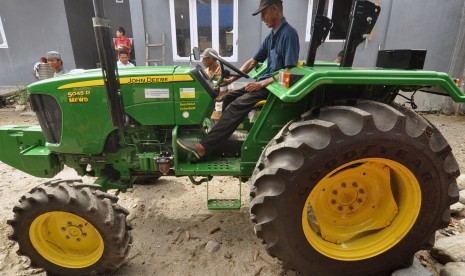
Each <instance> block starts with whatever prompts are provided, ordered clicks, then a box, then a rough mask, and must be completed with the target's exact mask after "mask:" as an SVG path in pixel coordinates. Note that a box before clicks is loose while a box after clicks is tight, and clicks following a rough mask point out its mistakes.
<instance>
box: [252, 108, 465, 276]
mask: <svg viewBox="0 0 465 276" xmlns="http://www.w3.org/2000/svg"><path fill="white" fill-rule="evenodd" d="M458 175H459V168H458V165H457V162H456V161H455V158H454V157H453V155H452V153H451V148H450V146H449V145H448V143H447V142H446V140H445V139H444V137H443V136H442V135H441V134H440V133H439V131H438V130H437V129H436V128H435V127H434V126H432V125H431V124H430V123H429V122H428V121H426V120H425V119H423V118H422V117H421V116H419V115H417V114H416V113H414V112H412V111H410V110H408V109H406V108H404V107H402V106H398V105H395V104H392V105H387V104H383V103H379V102H373V101H358V102H357V103H355V104H354V105H353V106H328V107H323V108H321V109H319V110H318V112H311V113H308V114H304V115H302V117H301V118H299V119H296V120H294V121H293V122H291V123H289V124H288V125H287V126H285V127H284V128H283V129H282V131H280V133H278V135H277V136H276V137H275V138H274V139H273V140H272V141H270V143H269V144H268V146H267V148H266V149H265V150H264V152H263V154H262V156H261V157H260V160H259V162H258V164H257V167H256V169H255V171H254V176H253V178H252V182H253V186H252V190H251V196H252V198H253V200H252V202H251V218H252V221H253V222H254V223H255V231H256V234H257V236H258V237H259V238H260V239H262V241H263V242H264V243H265V244H266V245H267V251H268V253H269V254H270V255H272V256H274V257H277V258H279V259H281V260H282V261H283V266H284V268H286V269H294V270H297V271H299V272H300V273H301V274H303V275H386V274H389V273H390V272H392V271H393V270H395V269H397V268H399V267H406V266H409V265H410V264H411V262H412V260H413V255H414V254H415V252H417V251H418V250H421V249H429V248H431V247H432V246H433V244H434V235H435V231H436V230H437V229H439V228H443V227H446V226H447V225H448V223H449V219H450V212H449V205H450V204H451V203H453V202H456V201H457V200H458V189H457V185H456V181H455V179H456V177H457V176H458Z"/></svg>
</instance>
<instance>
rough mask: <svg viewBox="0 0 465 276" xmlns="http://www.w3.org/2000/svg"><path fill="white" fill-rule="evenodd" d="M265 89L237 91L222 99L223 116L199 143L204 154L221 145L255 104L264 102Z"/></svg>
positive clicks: (265, 96)
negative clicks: (204, 151)
mask: <svg viewBox="0 0 465 276" xmlns="http://www.w3.org/2000/svg"><path fill="white" fill-rule="evenodd" d="M269 93H270V92H269V91H268V90H267V89H262V90H260V91H256V92H247V91H245V89H239V90H235V91H231V92H229V93H227V94H226V95H225V96H224V98H223V114H222V115H221V118H220V120H219V121H218V122H217V123H216V124H215V125H214V126H213V128H212V129H211V130H210V132H209V133H207V135H206V136H205V137H204V138H203V139H202V140H201V141H200V144H202V146H204V148H205V150H206V152H207V153H208V152H209V151H210V150H212V149H214V148H216V147H218V146H219V145H221V143H222V142H224V141H226V140H227V139H228V138H229V136H231V134H233V132H234V131H235V130H236V129H237V127H238V126H239V125H240V124H241V123H242V121H243V120H244V118H245V117H246V116H247V114H248V113H249V112H250V110H252V108H253V107H254V106H255V104H256V103H258V102H259V101H261V100H266V98H268V95H269Z"/></svg>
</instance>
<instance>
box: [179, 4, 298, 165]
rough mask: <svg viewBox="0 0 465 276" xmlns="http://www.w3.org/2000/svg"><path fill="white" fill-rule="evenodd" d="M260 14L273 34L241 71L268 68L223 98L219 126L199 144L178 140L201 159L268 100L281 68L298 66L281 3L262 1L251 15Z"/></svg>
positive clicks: (292, 35) (292, 31)
mask: <svg viewBox="0 0 465 276" xmlns="http://www.w3.org/2000/svg"><path fill="white" fill-rule="evenodd" d="M259 13H260V14H261V19H262V21H263V22H264V23H265V24H266V26H267V27H268V28H271V29H272V31H271V33H270V34H269V35H268V36H267V37H266V38H265V40H264V41H263V43H262V45H261V46H260V48H259V49H258V51H257V53H256V54H255V56H254V57H253V58H251V59H249V60H248V61H246V62H245V63H244V65H242V67H241V68H240V69H241V71H242V72H245V73H248V72H250V71H251V70H252V69H253V68H254V67H255V65H256V64H257V63H258V62H264V61H265V60H266V59H267V60H268V64H267V69H266V71H265V73H264V74H263V75H261V76H260V77H259V78H258V79H257V81H256V82H251V83H248V84H247V85H246V86H245V87H244V88H241V89H239V90H236V91H232V92H229V93H227V94H226V95H225V97H224V99H223V115H222V116H221V118H220V120H219V121H218V123H217V124H216V125H215V126H214V127H213V128H212V130H211V131H210V132H209V133H208V134H207V135H206V136H205V137H204V138H203V139H202V140H201V141H200V142H195V143H192V142H188V141H183V140H181V139H178V140H177V143H178V145H179V146H180V147H182V148H184V149H185V150H188V151H190V152H192V153H193V154H194V155H195V157H197V158H198V159H200V158H201V157H203V156H205V154H206V153H208V152H210V151H211V150H212V149H214V148H215V147H216V146H218V145H221V144H222V142H224V141H225V140H227V139H228V138H229V136H231V134H232V133H233V132H234V131H235V130H236V128H237V127H238V126H239V125H240V123H241V122H242V121H243V120H244V118H245V117H246V116H247V114H248V113H249V112H250V110H252V108H253V107H254V105H255V104H256V103H257V102H259V101H261V100H265V99H266V98H267V97H268V95H269V93H270V92H269V91H268V90H267V89H266V87H267V86H268V85H270V84H271V83H273V82H274V80H273V78H272V73H273V72H275V71H278V70H280V69H284V68H286V70H288V69H290V68H292V67H295V66H296V65H297V61H298V57H299V35H298V34H297V31H296V30H295V29H294V28H293V27H292V26H291V25H289V23H287V21H286V18H285V17H284V14H283V3H282V1H281V0H261V1H260V6H259V7H258V9H257V10H256V11H255V12H254V13H253V14H252V15H254V16H255V15H257V14H259ZM238 78H239V77H236V76H233V77H230V78H227V79H225V80H224V81H223V83H222V84H221V85H222V86H224V85H229V84H230V83H232V82H233V81H235V80H237V79H238Z"/></svg>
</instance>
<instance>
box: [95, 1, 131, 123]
mask: <svg viewBox="0 0 465 276" xmlns="http://www.w3.org/2000/svg"><path fill="white" fill-rule="evenodd" d="M93 4H94V12H95V17H94V18H92V21H93V26H94V32H95V40H96V41H97V48H98V55H99V59H100V66H101V67H102V76H103V80H104V83H105V89H106V94H107V99H108V102H109V109H110V116H111V120H112V123H113V125H114V126H116V127H118V128H119V129H122V128H123V124H124V120H123V107H122V100H121V91H120V85H119V79H118V77H117V76H118V68H117V67H116V55H115V51H114V50H113V47H112V45H113V40H112V36H111V28H110V20H109V19H107V18H106V17H105V10H104V8H103V1H102V0H93Z"/></svg>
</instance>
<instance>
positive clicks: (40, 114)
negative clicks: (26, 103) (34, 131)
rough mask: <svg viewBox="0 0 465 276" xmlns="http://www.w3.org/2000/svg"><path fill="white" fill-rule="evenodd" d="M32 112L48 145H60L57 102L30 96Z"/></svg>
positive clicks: (50, 98) (35, 95) (41, 96)
mask: <svg viewBox="0 0 465 276" xmlns="http://www.w3.org/2000/svg"><path fill="white" fill-rule="evenodd" d="M29 100H30V102H31V108H32V111H34V112H35V113H36V115H37V119H38V120H39V124H40V127H41V128H42V131H43V132H44V136H45V140H46V141H47V142H49V143H53V144H56V143H60V141H61V125H62V115H61V109H60V106H59V105H58V102H57V101H56V100H55V98H54V97H52V96H49V95H42V94H30V95H29Z"/></svg>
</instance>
